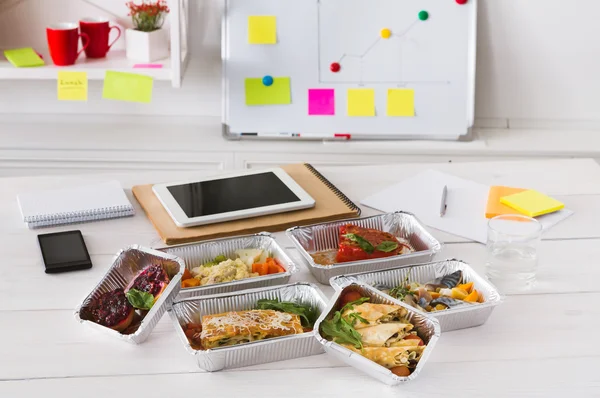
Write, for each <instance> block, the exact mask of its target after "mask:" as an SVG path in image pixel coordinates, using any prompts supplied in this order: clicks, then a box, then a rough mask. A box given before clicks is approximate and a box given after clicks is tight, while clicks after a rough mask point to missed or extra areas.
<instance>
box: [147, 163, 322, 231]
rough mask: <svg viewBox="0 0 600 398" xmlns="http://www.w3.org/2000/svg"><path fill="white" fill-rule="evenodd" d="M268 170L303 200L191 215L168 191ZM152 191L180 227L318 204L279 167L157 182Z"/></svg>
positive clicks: (280, 211)
mask: <svg viewBox="0 0 600 398" xmlns="http://www.w3.org/2000/svg"><path fill="white" fill-rule="evenodd" d="M264 173H274V174H275V175H276V176H277V177H278V178H279V179H280V180H281V181H282V182H283V183H284V184H285V185H286V186H287V187H288V188H289V189H290V190H291V191H292V192H293V193H294V194H295V195H296V196H297V197H298V198H299V199H300V201H298V202H290V203H284V204H279V205H271V206H263V207H257V208H254V209H247V210H236V211H231V212H228V213H221V214H213V215H209V216H201V217H192V218H190V217H188V216H187V214H185V212H184V211H183V209H182V208H181V206H179V204H178V203H177V201H176V200H175V198H174V197H173V195H171V193H170V192H169V190H168V187H170V186H175V185H185V184H194V183H197V182H203V181H213V180H222V179H225V178H232V177H242V176H247V175H254V174H264ZM152 190H153V191H154V194H155V195H156V197H157V198H158V200H159V201H160V202H161V204H162V205H163V207H164V208H165V210H166V211H167V213H169V215H170V216H171V218H172V219H173V221H174V222H175V224H176V225H177V226H179V227H193V226H197V225H206V224H214V223H218V222H224V221H232V220H239V219H243V218H251V217H257V216H264V215H268V214H276V213H282V212H287V211H292V210H300V209H307V208H311V207H314V205H315V200H314V199H313V198H312V197H311V196H310V195H309V194H308V193H307V192H306V191H305V190H304V189H303V188H302V187H301V186H300V185H298V183H297V182H296V181H294V179H293V178H292V177H290V176H289V175H288V174H287V173H286V172H285V171H284V170H283V169H281V168H278V167H275V168H269V169H259V170H243V171H238V172H234V173H228V174H219V175H213V176H209V177H201V178H194V179H190V180H185V181H179V182H169V183H164V184H155V185H153V186H152Z"/></svg>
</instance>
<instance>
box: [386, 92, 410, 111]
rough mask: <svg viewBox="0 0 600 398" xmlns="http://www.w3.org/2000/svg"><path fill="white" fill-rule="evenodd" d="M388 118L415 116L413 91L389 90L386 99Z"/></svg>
mask: <svg viewBox="0 0 600 398" xmlns="http://www.w3.org/2000/svg"><path fill="white" fill-rule="evenodd" d="M387 115H388V116H408V117H412V116H415V90H411V89H396V88H390V89H389V90H388V97H387Z"/></svg>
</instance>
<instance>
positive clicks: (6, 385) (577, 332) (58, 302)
mask: <svg viewBox="0 0 600 398" xmlns="http://www.w3.org/2000/svg"><path fill="white" fill-rule="evenodd" d="M430 167H431V168H436V169H438V170H441V171H446V172H450V173H453V174H455V175H459V176H461V177H465V178H471V179H474V180H477V181H479V182H483V183H488V184H491V183H502V184H508V185H511V184H512V185H517V186H518V185H522V186H531V187H535V188H537V189H540V190H544V191H546V192H548V193H551V194H554V195H557V197H559V198H560V199H561V200H564V201H565V203H567V205H568V207H570V208H572V209H573V210H575V214H574V215H573V216H572V217H571V218H569V219H567V220H565V221H564V222H562V223H560V224H558V225H557V226H555V227H554V228H553V229H552V230H550V231H549V232H548V233H547V234H546V235H545V236H544V238H545V240H544V241H543V242H542V243H541V246H540V251H539V259H540V261H539V263H540V265H539V271H538V285H537V286H536V287H535V289H533V290H532V291H531V292H528V294H520V295H511V296H508V297H506V300H505V302H504V303H503V304H502V305H500V306H498V307H497V308H496V309H495V310H494V312H493V313H492V316H491V317H490V318H489V320H488V322H487V323H486V324H485V325H483V326H481V327H477V328H472V329H466V330H460V331H455V332H449V333H444V334H443V335H442V337H441V338H440V340H439V343H438V345H437V346H436V348H435V350H434V351H433V354H432V356H431V357H430V360H429V362H428V363H427V365H426V366H425V370H424V371H423V373H422V374H420V375H419V377H418V378H417V379H416V380H415V381H414V382H412V383H408V384H406V385H404V386H400V387H395V388H391V387H387V386H385V385H382V384H381V383H379V382H377V381H375V380H373V379H371V378H369V377H367V376H365V375H364V374H362V373H360V372H359V371H357V370H355V369H353V368H350V367H347V366H345V365H344V364H342V363H340V362H338V361H336V360H335V359H332V358H330V357H328V356H327V355H325V354H323V355H318V356H313V357H307V358H300V359H296V360H290V361H284V362H277V363H269V364H263V365H259V366H253V367H248V368H243V369H235V370H227V371H223V372H217V373H210V374H208V373H205V372H203V371H201V370H200V369H199V368H198V366H197V364H196V363H195V360H194V358H193V357H192V356H191V355H189V354H188V353H187V352H186V351H185V350H184V348H183V346H182V344H181V342H180V341H179V338H178V336H177V335H176V334H175V329H174V325H173V324H172V323H171V321H170V319H169V317H167V316H165V317H163V319H162V320H161V321H160V322H159V324H158V326H157V327H156V329H155V330H154V332H153V333H152V334H151V337H150V338H149V339H148V340H147V341H146V342H145V343H144V344H142V345H139V346H134V345H129V344H125V343H123V342H120V341H114V340H113V339H111V338H109V337H107V336H104V335H102V334H100V333H98V332H96V331H94V330H92V329H89V328H87V327H84V326H82V325H79V324H78V323H77V322H76V321H75V318H74V309H75V308H76V307H77V305H78V304H79V303H80V302H81V300H82V299H83V298H84V297H85V295H87V293H88V292H89V290H90V289H91V288H92V287H93V286H95V284H96V283H97V282H98V280H99V279H100V278H101V277H102V276H103V275H104V273H105V272H106V270H107V269H108V267H109V266H110V263H111V261H112V258H113V256H114V255H115V254H116V252H117V251H118V250H119V249H121V248H123V247H125V246H128V245H131V244H141V245H145V246H151V247H157V246H162V245H163V244H162V242H161V241H160V240H159V239H158V238H157V235H156V233H155V232H154V230H153V228H152V226H151V224H150V223H149V222H148V220H147V219H146V217H145V216H144V215H143V213H142V212H141V210H140V209H139V206H138V205H137V203H136V202H135V200H134V199H133V198H132V203H134V204H135V205H136V207H137V209H138V214H137V215H136V216H135V217H133V218H126V219H119V220H110V221H102V222H95V223H87V224H78V225H77V226H63V227H58V228H49V229H44V230H28V229H27V228H26V227H25V226H24V225H23V223H22V222H21V221H20V216H19V213H18V206H17V203H16V195H17V194H18V193H19V192H24V191H26V190H33V189H46V188H51V187H55V186H69V185H73V184H77V183H81V182H90V181H102V180H105V179H108V178H118V179H119V180H120V181H121V182H122V184H123V186H124V187H130V186H131V185H133V184H137V183H148V182H160V181H169V180H174V179H180V178H182V177H184V178H185V177H190V176H193V175H206V174H208V173H214V172H206V171H199V172H194V173H189V174H186V175H182V173H177V175H173V174H172V173H169V172H165V173H150V174H145V173H139V174H119V173H116V174H104V175H86V176H83V177H80V176H65V177H62V176H56V177H28V178H9V179H3V180H2V181H1V182H2V184H3V185H2V186H3V189H2V192H0V219H1V220H2V222H1V223H0V242H1V243H0V245H1V246H0V254H2V258H3V263H2V266H0V299H1V300H0V325H2V329H1V332H0V337H2V341H3V342H4V344H1V345H0V358H1V359H2V360H0V397H29V396H32V397H33V396H38V395H41V394H48V393H49V392H52V393H57V392H58V391H60V393H61V396H63V397H70V396H73V397H79V396H81V394H85V396H86V397H103V396H107V395H108V394H109V393H110V394H113V395H114V393H115V392H122V393H125V392H126V393H127V395H132V394H135V395H142V396H145V397H153V396H160V397H165V396H168V397H179V396H182V397H183V396H185V397H189V395H190V393H191V392H194V391H201V392H202V395H204V396H211V397H217V396H227V397H233V396H238V395H242V394H243V395H248V396H256V395H259V394H260V395H261V396H264V397H281V396H307V395H308V396H310V394H313V395H314V396H318V397H330V396H331V397H333V396H335V397H337V396H340V395H344V394H352V395H356V394H361V395H366V396H381V397H386V396H399V394H402V393H405V394H410V395H411V396H415V397H421V396H423V397H430V396H454V395H459V394H458V393H456V392H457V391H460V396H462V395H468V396H487V397H492V396H493V397H495V396H498V397H506V396H540V397H542V396H543V397H553V396H593V395H594V393H597V392H598V391H600V382H599V380H600V379H599V378H598V377H597V371H596V369H598V368H599V367H600V346H599V345H598V344H595V343H594V342H593V341H590V338H589V337H590V336H591V333H593V331H594V330H598V329H599V328H600V307H599V306H598V305H597V304H596V303H597V302H598V300H599V299H600V288H599V283H598V280H600V267H598V265H597V259H598V258H599V255H600V245H599V244H598V243H599V242H600V228H598V227H597V225H598V224H597V220H599V219H600V167H599V166H598V165H597V164H596V163H594V162H592V161H588V160H572V161H571V160H564V161H563V160H555V161H534V162H526V163H523V162H508V163H502V164H500V163H485V164H473V163H471V164H469V165H466V164H452V165H447V164H443V165H421V164H420V165H394V166H386V167H382V166H376V167H375V166H374V167H370V166H369V167H344V168H333V167H332V168H323V169H322V170H321V171H322V172H323V173H324V174H325V175H326V176H327V177H328V178H329V179H330V180H331V181H332V182H334V183H335V184H336V185H337V186H338V187H339V188H340V189H341V190H342V191H344V192H345V193H347V194H348V195H349V196H350V197H351V198H352V199H353V200H355V201H359V200H360V199H361V198H363V197H365V196H367V195H368V194H370V193H372V192H375V191H377V190H379V189H382V188H384V187H385V186H387V185H389V184H392V183H394V182H397V181H398V180H401V179H402V177H403V176H409V175H413V174H415V173H418V172H419V171H421V170H424V169H426V168H430ZM365 214H374V212H373V211H372V210H370V209H366V211H365ZM69 229H81V230H82V232H83V234H84V237H85V239H86V243H87V245H88V249H89V251H90V254H91V256H92V261H93V263H94V267H93V268H92V269H91V270H86V271H80V272H73V273H68V274H60V275H46V274H45V273H44V272H43V265H42V261H41V258H40V255H39V249H38V247H37V240H36V235H37V234H38V233H46V232H54V231H61V230H69ZM433 233H434V235H435V236H436V237H437V238H438V239H440V240H441V241H442V242H443V243H444V249H443V251H442V253H440V255H439V256H438V259H444V258H458V259H462V260H464V261H466V262H468V263H470V264H472V266H473V267H474V269H475V270H476V271H477V272H478V273H480V274H483V272H484V268H483V265H484V263H485V259H486V250H485V246H484V245H482V244H479V243H473V242H468V241H466V240H464V239H461V238H457V237H455V236H453V235H450V234H446V233H444V232H440V231H433ZM276 237H277V239H278V240H279V241H280V242H281V243H282V244H283V246H284V247H286V248H287V249H288V252H289V254H290V255H291V256H292V257H293V258H294V259H295V260H297V262H299V263H300V271H299V272H298V273H297V274H295V275H294V276H293V277H292V282H293V281H311V282H314V279H313V278H312V276H311V275H310V273H309V272H308V270H307V268H306V267H305V266H304V265H303V264H302V263H301V260H300V256H299V254H298V253H297V252H296V251H295V249H293V248H292V245H291V242H289V241H288V240H287V238H286V237H285V236H284V234H283V233H279V234H276ZM320 287H321V289H322V290H323V291H324V293H325V294H326V295H327V296H328V297H329V296H331V294H332V289H331V287H329V286H323V285H320ZM307 381H314V382H307ZM259 386H263V387H259ZM264 386H268V388H265V387H264ZM455 393H456V394H455Z"/></svg>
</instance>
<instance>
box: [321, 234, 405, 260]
mask: <svg viewBox="0 0 600 398" xmlns="http://www.w3.org/2000/svg"><path fill="white" fill-rule="evenodd" d="M414 251H415V249H414V248H413V247H412V246H411V244H410V242H408V241H407V240H405V239H400V238H397V237H396V236H394V235H392V234H390V233H389V232H383V231H380V230H377V229H372V228H363V227H359V226H356V225H352V224H346V225H342V226H341V227H340V228H339V245H338V248H337V249H333V250H325V251H321V252H316V253H311V257H312V258H313V260H314V261H315V263H317V264H320V265H331V264H336V263H346V262H349V261H360V260H373V259H379V258H384V257H391V256H398V255H402V254H409V253H413V252H414Z"/></svg>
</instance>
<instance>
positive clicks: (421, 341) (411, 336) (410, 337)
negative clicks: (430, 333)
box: [404, 334, 425, 345]
mask: <svg viewBox="0 0 600 398" xmlns="http://www.w3.org/2000/svg"><path fill="white" fill-rule="evenodd" d="M411 339H412V340H419V345H425V343H423V340H422V339H421V338H420V337H419V336H417V335H414V334H409V335H408V336H406V337H405V338H404V340H411Z"/></svg>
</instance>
